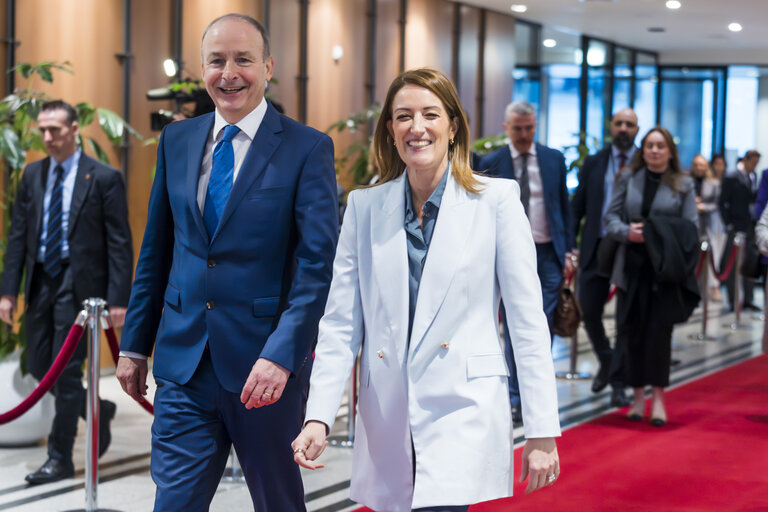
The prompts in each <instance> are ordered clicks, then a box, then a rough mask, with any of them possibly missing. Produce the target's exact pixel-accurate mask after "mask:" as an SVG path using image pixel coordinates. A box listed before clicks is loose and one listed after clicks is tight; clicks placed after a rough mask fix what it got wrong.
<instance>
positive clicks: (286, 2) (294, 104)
mask: <svg viewBox="0 0 768 512" xmlns="http://www.w3.org/2000/svg"><path fill="white" fill-rule="evenodd" d="M311 5H312V4H310V6H311ZM299 16H300V11H299V2H298V0H280V1H279V2H278V1H275V0H272V3H271V6H270V12H269V17H270V20H269V25H270V27H269V31H270V37H271V39H272V56H273V57H274V58H275V72H274V77H275V78H276V79H277V81H278V84H277V85H271V86H270V87H269V92H270V93H271V94H272V97H273V98H274V100H275V101H277V102H278V103H280V105H281V106H282V107H283V109H285V114H286V115H288V116H291V117H292V118H294V119H297V118H298V115H299V87H298V85H299V83H298V78H299Z"/></svg>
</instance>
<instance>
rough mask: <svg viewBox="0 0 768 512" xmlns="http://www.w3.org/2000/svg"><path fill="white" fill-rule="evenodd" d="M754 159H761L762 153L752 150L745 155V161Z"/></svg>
mask: <svg viewBox="0 0 768 512" xmlns="http://www.w3.org/2000/svg"><path fill="white" fill-rule="evenodd" d="M754 157H757V158H760V152H759V151H757V150H756V149H750V150H749V151H747V152H746V154H745V155H744V160H749V159H750V158H754Z"/></svg>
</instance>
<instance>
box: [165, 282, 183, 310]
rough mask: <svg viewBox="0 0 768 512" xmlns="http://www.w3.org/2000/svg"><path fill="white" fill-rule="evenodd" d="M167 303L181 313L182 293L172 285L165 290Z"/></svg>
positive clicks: (169, 284)
mask: <svg viewBox="0 0 768 512" xmlns="http://www.w3.org/2000/svg"><path fill="white" fill-rule="evenodd" d="M165 303H166V304H168V305H169V306H170V307H171V308H172V309H173V310H174V311H181V292H179V289H178V288H176V287H175V286H173V285H172V284H171V283H168V286H167V287H166V288H165Z"/></svg>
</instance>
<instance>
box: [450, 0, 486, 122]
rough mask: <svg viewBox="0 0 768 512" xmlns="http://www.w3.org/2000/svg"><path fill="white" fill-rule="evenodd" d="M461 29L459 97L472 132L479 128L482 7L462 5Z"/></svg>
mask: <svg viewBox="0 0 768 512" xmlns="http://www.w3.org/2000/svg"><path fill="white" fill-rule="evenodd" d="M459 15H460V17H461V21H460V22H461V29H460V33H459V79H458V83H457V84H456V85H457V86H458V88H459V99H460V100H461V105H462V106H463V107H464V111H465V112H466V113H467V117H469V128H470V131H469V132H470V133H471V134H473V135H474V134H475V130H476V128H477V119H478V117H477V112H476V108H475V106H476V99H477V94H478V89H477V73H478V65H477V62H478V54H479V52H480V44H479V37H480V9H478V8H477V7H470V6H468V5H462V6H461V10H460V13H459Z"/></svg>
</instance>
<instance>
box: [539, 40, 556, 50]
mask: <svg viewBox="0 0 768 512" xmlns="http://www.w3.org/2000/svg"><path fill="white" fill-rule="evenodd" d="M541 44H542V45H544V46H546V47H547V48H554V47H555V46H557V41H555V40H554V39H551V38H550V39H545V40H543V41H542V42H541Z"/></svg>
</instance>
